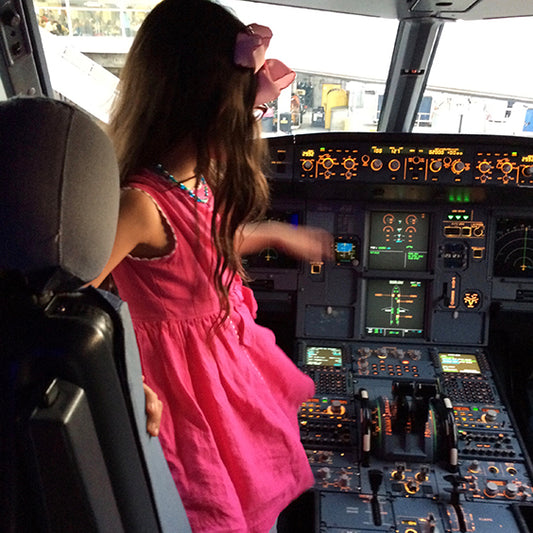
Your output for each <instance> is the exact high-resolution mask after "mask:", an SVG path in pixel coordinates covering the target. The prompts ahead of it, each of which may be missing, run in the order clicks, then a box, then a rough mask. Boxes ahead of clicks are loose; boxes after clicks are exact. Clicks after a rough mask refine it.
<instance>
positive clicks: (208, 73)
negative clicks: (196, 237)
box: [109, 0, 269, 316]
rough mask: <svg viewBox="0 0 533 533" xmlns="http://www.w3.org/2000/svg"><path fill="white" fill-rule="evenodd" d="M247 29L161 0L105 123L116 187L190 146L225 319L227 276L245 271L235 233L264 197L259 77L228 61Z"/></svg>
mask: <svg viewBox="0 0 533 533" xmlns="http://www.w3.org/2000/svg"><path fill="white" fill-rule="evenodd" d="M244 29H245V26H244V24H242V23H241V22H240V21H239V20H238V19H237V18H235V17H234V16H233V15H232V14H231V13H229V12H228V11H226V10H225V9H224V8H223V7H221V6H220V5H218V4H216V3H214V2H211V1H209V0H163V2H161V3H160V4H158V5H157V6H156V7H155V8H154V9H153V10H152V11H151V12H150V13H149V14H148V16H147V18H146V19H145V21H144V23H143V24H142V26H141V28H140V29H139V32H138V34H137V36H136V38H135V40H134V42H133V44H132V47H131V50H130V52H129V54H128V57H127V60H126V64H125V66H124V68H123V70H122V72H121V79H120V83H119V87H118V93H117V97H116V99H115V102H114V106H113V109H112V112H111V120H110V124H109V133H110V136H111V138H112V140H113V142H114V145H115V149H116V152H117V156H118V160H119V165H120V171H121V179H122V182H123V183H126V182H127V181H128V179H129V177H130V176H131V175H132V174H133V173H134V172H136V171H138V170H139V169H141V168H143V167H150V166H153V165H154V164H156V163H158V162H160V161H162V160H164V159H165V156H166V155H167V154H170V153H175V152H176V150H177V149H179V148H180V147H181V146H191V145H192V147H193V150H195V151H196V155H197V169H196V172H197V176H201V175H203V176H204V177H205V179H206V180H207V182H208V183H209V185H210V187H211V189H212V191H213V193H214V198H215V204H214V213H213V219H212V222H211V232H212V236H213V242H214V245H215V248H216V252H217V265H216V269H215V272H214V283H215V287H216V290H217V293H218V295H219V300H220V302H221V310H222V312H223V316H226V315H227V314H228V312H229V303H228V288H229V285H230V283H231V280H232V279H233V277H234V275H235V273H241V274H242V265H241V261H240V257H239V256H238V254H236V253H235V248H234V236H235V233H236V231H237V228H238V227H239V226H240V225H241V224H243V223H246V222H248V221H251V220H253V219H254V218H257V217H258V216H260V215H261V214H262V213H263V212H264V210H265V208H266V206H267V203H268V198H269V192H268V185H267V182H266V179H265V176H264V174H263V171H262V168H261V167H262V164H263V161H264V155H265V148H264V144H263V143H262V142H261V140H260V135H259V131H258V125H257V122H256V120H255V118H254V116H253V103H254V99H255V92H256V79H255V76H254V75H253V71H252V70H251V69H247V68H242V67H238V66H236V65H234V63H233V54H234V47H235V39H236V36H237V34H238V33H239V32H240V31H243V30H244ZM197 179H199V178H197ZM216 217H218V222H216ZM225 272H229V273H230V276H229V277H226V278H224V276H225ZM224 279H226V283H224V281H223V280H224Z"/></svg>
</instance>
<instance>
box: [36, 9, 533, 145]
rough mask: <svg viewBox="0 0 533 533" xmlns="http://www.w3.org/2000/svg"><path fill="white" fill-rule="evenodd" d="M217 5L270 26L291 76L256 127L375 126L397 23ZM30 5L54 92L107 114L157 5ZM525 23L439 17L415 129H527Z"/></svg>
mask: <svg viewBox="0 0 533 533" xmlns="http://www.w3.org/2000/svg"><path fill="white" fill-rule="evenodd" d="M222 3H223V4H224V5H226V6H227V7H228V8H229V9H231V10H233V11H234V12H235V14H236V15H237V16H238V17H239V18H240V19H241V20H242V21H243V22H245V23H252V22H256V23H259V24H263V25H266V26H269V27H270V28H272V30H273V32H274V38H273V39H272V41H271V45H270V48H269V50H268V56H270V57H275V58H278V59H280V60H282V61H283V62H285V63H286V64H288V65H290V66H291V68H293V69H294V70H295V71H296V73H297V77H296V80H295V82H294V84H293V86H292V87H291V89H287V90H285V91H284V92H283V93H282V95H281V96H280V98H279V99H278V100H277V101H276V102H273V103H272V104H271V111H270V112H269V113H267V115H266V116H265V118H264V119H263V131H264V133H265V135H267V136H268V135H283V134H286V133H291V132H292V133H303V132H315V131H324V130H326V131H375V130H376V128H377V123H378V119H379V112H380V107H381V102H382V97H383V93H384V88H385V81H386V79H387V74H388V69H389V64H390V57H391V55H392V51H393V47H394V40H395V35H396V29H397V26H398V21H397V20H393V19H382V18H375V17H363V16H356V15H346V14H340V13H333V12H328V11H315V10H307V9H301V8H289V7H284V6H274V5H270V4H260V3H255V2H246V1H241V0H222ZM34 5H35V11H36V14H37V17H38V21H39V25H40V27H41V28H42V32H41V33H42V38H43V44H44V48H45V53H46V57H47V63H48V67H49V71H50V75H51V79H52V86H53V87H54V90H55V91H56V92H57V93H58V94H59V95H61V96H62V97H64V98H66V99H69V100H72V101H73V102H75V103H76V104H78V105H80V106H81V107H83V108H84V109H86V110H87V111H88V112H90V113H91V114H93V115H94V116H95V117H96V118H98V119H99V120H101V121H103V122H105V121H106V120H107V114H108V109H109V105H110V102H111V100H112V98H113V94H114V91H115V88H116V83H117V80H118V78H117V76H118V74H119V72H120V67H121V65H122V63H123V61H124V55H125V54H126V53H127V51H128V49H129V46H130V45H131V42H132V40H133V38H134V36H135V34H136V32H137V30H138V28H139V26H140V24H141V23H142V21H143V20H144V17H145V16H146V14H147V13H148V12H149V11H150V9H151V8H152V7H153V5H155V2H151V1H150V0H138V1H137V0H132V1H129V2H128V3H126V2H123V3H120V2H119V3H117V4H108V3H106V4H100V3H99V2H97V1H86V2H83V1H81V0H35V3H34ZM532 25H533V20H532V19H531V18H528V17H523V18H517V19H495V20H483V21H473V22H471V21H456V22H448V23H446V24H445V26H444V30H443V33H442V36H441V40H440V43H439V48H438V50H437V54H436V57H435V61H434V64H433V68H432V71H431V73H430V76H429V81H428V85H427V89H426V92H425V95H424V98H423V100H422V102H421V105H420V108H419V113H418V117H417V120H416V124H415V127H414V131H422V132H432V133H491V134H502V135H533V71H532V70H531V69H528V68H525V67H524V64H523V63H524V55H523V53H524V51H525V50H528V49H529V42H528V39H529V34H530V30H531V28H532V27H533V26H532ZM496 36H497V37H498V38H496Z"/></svg>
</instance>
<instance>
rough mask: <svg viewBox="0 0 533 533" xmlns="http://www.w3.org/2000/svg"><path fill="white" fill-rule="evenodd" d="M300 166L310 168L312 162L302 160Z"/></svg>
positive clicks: (305, 168)
mask: <svg viewBox="0 0 533 533" xmlns="http://www.w3.org/2000/svg"><path fill="white" fill-rule="evenodd" d="M302 167H303V169H304V170H311V169H312V168H313V162H312V161H309V160H308V161H304V162H303V163H302Z"/></svg>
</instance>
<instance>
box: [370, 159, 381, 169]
mask: <svg viewBox="0 0 533 533" xmlns="http://www.w3.org/2000/svg"><path fill="white" fill-rule="evenodd" d="M370 168H371V169H372V170H375V171H376V172H377V171H378V170H381V169H382V168H383V161H382V160H381V159H373V160H372V163H370Z"/></svg>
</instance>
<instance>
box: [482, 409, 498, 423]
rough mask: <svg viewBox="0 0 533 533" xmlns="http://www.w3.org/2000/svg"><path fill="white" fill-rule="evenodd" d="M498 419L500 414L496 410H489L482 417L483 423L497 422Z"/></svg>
mask: <svg viewBox="0 0 533 533" xmlns="http://www.w3.org/2000/svg"><path fill="white" fill-rule="evenodd" d="M497 418H498V412H497V411H495V410H494V409H489V410H488V411H487V412H486V413H484V414H483V415H482V416H481V419H482V420H483V422H496V419H497Z"/></svg>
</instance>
